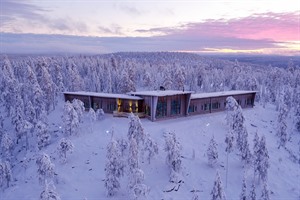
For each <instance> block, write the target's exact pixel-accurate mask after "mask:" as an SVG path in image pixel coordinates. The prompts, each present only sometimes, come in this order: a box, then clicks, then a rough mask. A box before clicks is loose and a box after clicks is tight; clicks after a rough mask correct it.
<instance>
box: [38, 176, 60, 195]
mask: <svg viewBox="0 0 300 200" xmlns="http://www.w3.org/2000/svg"><path fill="white" fill-rule="evenodd" d="M55 189H56V188H55V186H54V184H53V183H52V182H50V183H48V181H47V180H46V181H45V186H44V190H43V191H42V193H41V194H40V200H60V196H59V194H58V193H57V192H56V191H55Z"/></svg>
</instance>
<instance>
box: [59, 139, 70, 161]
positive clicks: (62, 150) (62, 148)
mask: <svg viewBox="0 0 300 200" xmlns="http://www.w3.org/2000/svg"><path fill="white" fill-rule="evenodd" d="M73 149H74V145H73V143H72V142H71V140H69V139H66V138H62V139H60V141H59V143H58V147H57V150H58V154H59V158H60V160H61V162H62V163H66V162H67V152H69V153H72V152H73Z"/></svg>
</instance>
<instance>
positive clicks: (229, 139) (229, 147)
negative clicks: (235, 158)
mask: <svg viewBox="0 0 300 200" xmlns="http://www.w3.org/2000/svg"><path fill="white" fill-rule="evenodd" d="M233 142H234V136H233V131H228V132H227V134H226V138H225V143H226V149H225V151H226V153H227V159H226V187H227V181H228V166H229V165H228V157H229V154H230V153H231V152H232V151H233Z"/></svg>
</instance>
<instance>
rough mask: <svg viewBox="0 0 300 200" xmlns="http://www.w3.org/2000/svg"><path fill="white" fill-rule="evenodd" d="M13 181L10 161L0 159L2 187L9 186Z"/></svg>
mask: <svg viewBox="0 0 300 200" xmlns="http://www.w3.org/2000/svg"><path fill="white" fill-rule="evenodd" d="M11 181H12V171H11V166H10V163H9V162H8V161H4V162H1V160H0V188H8V187H9V186H10V182H11Z"/></svg>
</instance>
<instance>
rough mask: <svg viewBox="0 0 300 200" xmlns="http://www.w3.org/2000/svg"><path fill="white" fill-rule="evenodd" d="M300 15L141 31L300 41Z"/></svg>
mask: <svg viewBox="0 0 300 200" xmlns="http://www.w3.org/2000/svg"><path fill="white" fill-rule="evenodd" d="M299 26H300V12H293V13H264V14H255V15H252V16H249V17H245V18H238V19H231V20H224V19H219V20H206V21H204V22H199V23H188V24H185V25H182V26H178V27H172V28H170V27H167V28H164V27H163V28H154V29H150V30H137V31H139V32H145V31H148V32H153V33H164V34H166V35H186V36H187V37H188V36H190V37H195V36H198V37H229V38H232V37H233V38H241V39H253V40H261V39H263V40H265V39H268V40H274V41H289V40H300V32H299Z"/></svg>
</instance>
